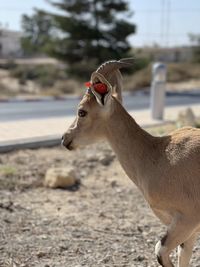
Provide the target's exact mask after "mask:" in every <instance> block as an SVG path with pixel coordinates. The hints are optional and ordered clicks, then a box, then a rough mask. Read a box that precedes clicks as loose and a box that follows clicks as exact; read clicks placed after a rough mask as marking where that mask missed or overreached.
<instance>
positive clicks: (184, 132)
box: [62, 58, 200, 267]
mask: <svg viewBox="0 0 200 267" xmlns="http://www.w3.org/2000/svg"><path fill="white" fill-rule="evenodd" d="M133 63H134V60H133V59H130V58H128V59H121V60H110V61H107V62H105V63H103V64H101V66H100V67H98V68H97V70H96V71H94V72H93V73H92V75H91V80H90V82H89V83H88V84H87V86H88V89H87V91H86V92H85V94H84V96H83V98H82V100H81V101H80V103H79V105H78V109H77V115H76V118H75V120H74V122H73V123H72V125H71V126H70V127H69V129H68V130H67V132H65V133H64V135H63V136H62V145H63V146H64V147H66V148H67V149H68V150H74V149H76V148H77V147H81V146H85V145H89V144H91V143H94V142H97V141H99V140H107V141H108V143H109V144H110V145H111V147H112V149H113V150H114V152H115V153H116V156H117V158H118V160H119V162H120V164H121V165H122V167H123V169H124V170H125V173H126V174H127V176H128V177H129V178H130V179H131V180H132V181H133V182H134V183H135V185H136V186H137V187H138V189H139V190H140V191H141V192H142V194H143V196H144V198H145V200H146V201H147V202H148V204H149V206H150V208H151V209H152V211H153V213H154V214H155V215H156V216H157V217H158V219H159V220H160V221H161V222H162V223H163V224H164V225H165V226H166V234H165V235H164V236H163V237H162V238H161V239H160V240H159V241H158V242H157V244H156V246H155V254H156V257H157V261H158V263H159V264H160V265H161V266H163V267H173V266H174V265H173V263H172V260H171V257H170V254H171V252H172V251H173V250H174V249H176V248H178V267H188V266H189V263H190V259H191V256H192V250H193V246H194V244H195V241H196V238H197V235H198V232H199V231H200V129H197V128H192V127H184V128H180V129H177V130H175V131H173V132H172V133H170V134H168V135H165V136H152V135H151V134H149V133H148V132H147V131H145V130H144V129H143V128H141V127H140V126H139V125H138V124H137V123H136V121H135V120H134V118H133V117H132V116H130V115H129V113H128V112H127V111H126V110H125V108H124V107H123V104H122V83H123V82H122V74H121V71H120V69H121V68H125V67H130V66H132V64H133Z"/></svg>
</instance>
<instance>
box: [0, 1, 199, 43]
mask: <svg viewBox="0 0 200 267" xmlns="http://www.w3.org/2000/svg"><path fill="white" fill-rule="evenodd" d="M128 2H129V6H130V8H131V10H132V11H133V12H134V13H133V16H132V17H131V18H129V19H128V20H130V21H131V22H133V23H135V24H136V25H137V33H136V34H135V35H133V36H131V38H130V42H131V45H132V46H133V47H142V46H152V45H155V44H158V45H160V46H166V47H171V46H183V45H189V44H190V40H189V37H188V34H189V33H194V34H199V33H200V26H199V25H200V0H129V1H128ZM34 7H36V8H41V9H45V10H50V11H55V9H54V8H52V7H51V6H50V5H49V4H48V3H47V2H46V0H6V1H5V0H0V23H1V24H0V25H1V27H3V28H4V27H8V28H9V29H12V30H20V29H21V25H20V24H21V16H22V14H29V15H31V14H33V8H34Z"/></svg>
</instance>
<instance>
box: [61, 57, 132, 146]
mask: <svg viewBox="0 0 200 267" xmlns="http://www.w3.org/2000/svg"><path fill="white" fill-rule="evenodd" d="M132 63H133V59H132V58H128V59H121V60H119V61H115V60H113V61H107V62H105V63H103V64H102V65H101V66H100V67H99V68H98V69H97V70H96V71H95V72H93V73H92V75H91V81H90V83H89V88H88V90H87V92H86V93H85V95H84V96H83V99H82V100H81V102H80V104H79V105H78V110H77V115H76V118H75V120H74V122H73V123H72V125H71V126H70V127H69V129H68V131H67V132H66V133H65V134H64V135H63V137H62V144H63V145H64V146H65V147H66V148H67V149H69V150H72V149H74V148H76V147H78V146H84V145H87V144H90V143H93V142H95V141H97V140H99V139H103V138H104V137H105V127H106V122H107V119H108V118H109V116H110V115H111V113H112V101H118V102H120V103H121V102H122V94H121V91H122V76H121V73H120V71H119V69H120V68H123V67H129V66H131V65H132Z"/></svg>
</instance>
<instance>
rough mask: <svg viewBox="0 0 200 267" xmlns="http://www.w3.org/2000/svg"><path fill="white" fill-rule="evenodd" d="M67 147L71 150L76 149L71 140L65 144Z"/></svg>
mask: <svg viewBox="0 0 200 267" xmlns="http://www.w3.org/2000/svg"><path fill="white" fill-rule="evenodd" d="M65 147H66V148H67V149H68V150H70V151H71V150H73V149H74V147H73V146H72V141H70V142H69V143H68V144H67V145H65Z"/></svg>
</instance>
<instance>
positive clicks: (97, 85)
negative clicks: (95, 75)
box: [93, 83, 108, 94]
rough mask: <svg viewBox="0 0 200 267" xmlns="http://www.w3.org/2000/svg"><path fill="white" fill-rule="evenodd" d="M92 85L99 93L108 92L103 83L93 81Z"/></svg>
mask: <svg viewBox="0 0 200 267" xmlns="http://www.w3.org/2000/svg"><path fill="white" fill-rule="evenodd" d="M93 87H94V90H95V91H96V92H97V93H99V94H105V93H107V92H108V88H107V85H106V84H105V83H95V84H94V85H93Z"/></svg>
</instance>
